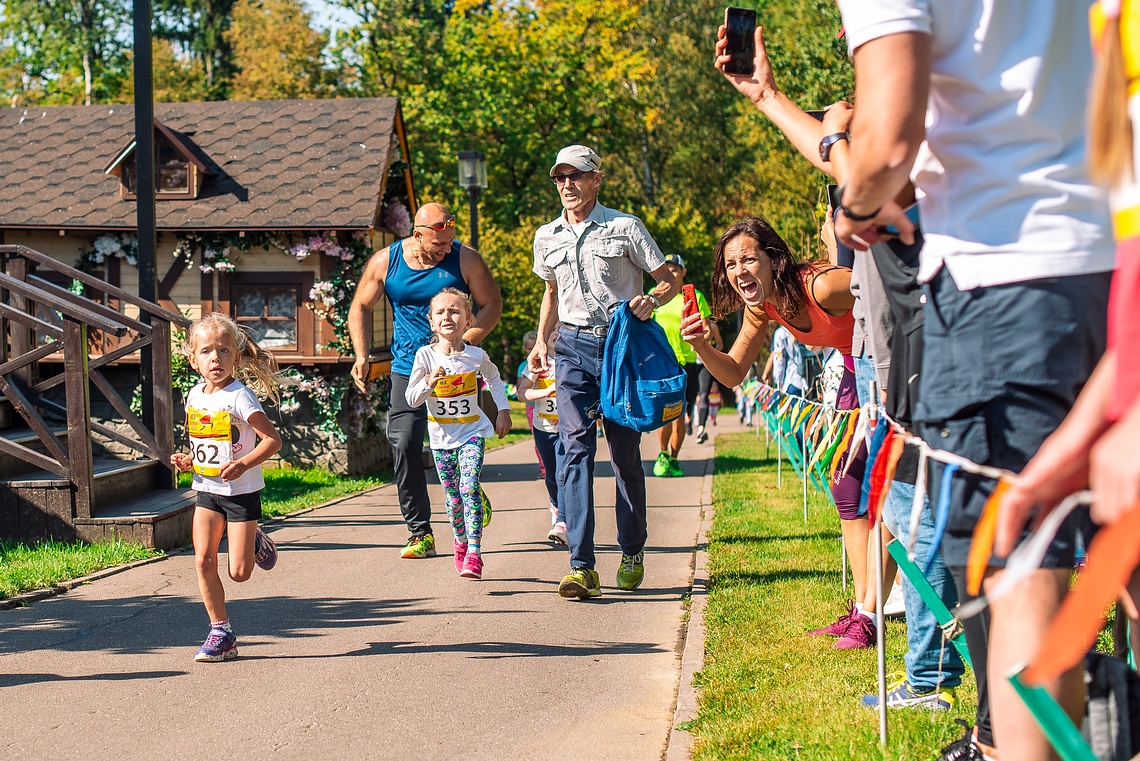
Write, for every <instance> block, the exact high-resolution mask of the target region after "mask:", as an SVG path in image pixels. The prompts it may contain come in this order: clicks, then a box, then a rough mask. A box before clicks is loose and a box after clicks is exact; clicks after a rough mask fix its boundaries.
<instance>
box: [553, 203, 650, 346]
mask: <svg viewBox="0 0 1140 761" xmlns="http://www.w3.org/2000/svg"><path fill="white" fill-rule="evenodd" d="M663 264H665V257H664V256H663V255H662V254H661V249H659V248H658V247H657V243H656V242H655V241H654V240H653V238H651V237H650V235H649V232H648V231H647V230H646V229H645V225H644V224H642V222H641V220H640V219H638V218H637V217H635V216H633V215H632V214H623V213H622V212H620V211H615V210H613V209H610V208H607V207H605V206H603V205H602V204H600V203H596V202H595V204H594V209H593V211H592V212H590V216H589V217H587V218H586V222H585V227H584V228H583V229H582V230H581V234H580V235H578V234H575V232H574V230H573V229H571V227H570V223H569V222H567V221H566V218H565V215H560V216H559V217H558V219H555V220H554V221H553V222H550V223H548V224H545V225H543V226H542V227H540V228H538V232H536V233H535V234H534V273H535V274H536V275H538V276H539V277H540V278H542V279H543V280H546V281H548V282H549V281H554V282H556V283H557V286H558V319H559V320H560V321H561V322H564V323H567V324H569V325H578V326H580V327H592V326H600V325H608V324H609V321H610V318H609V314H610V310H611V308H612V307H613V306H614V305H616V304H618V303H620V302H622V301H629V300H630V299H632V298H634V297H635V296H640V295H642V294H644V293H645V287H644V275H645V273H646V272H653V271H654V270H656V269H658V268H659V267H661V266H662V265H663Z"/></svg>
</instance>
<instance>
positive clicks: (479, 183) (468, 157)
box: [459, 151, 487, 249]
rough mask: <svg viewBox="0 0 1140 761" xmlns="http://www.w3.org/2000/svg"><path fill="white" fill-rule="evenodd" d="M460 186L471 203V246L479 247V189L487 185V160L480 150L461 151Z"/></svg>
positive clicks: (469, 242)
mask: <svg viewBox="0 0 1140 761" xmlns="http://www.w3.org/2000/svg"><path fill="white" fill-rule="evenodd" d="M459 186H460V187H461V188H464V189H466V190H467V197H468V199H469V201H470V204H471V238H470V240H469V241H468V244H469V245H470V246H471V248H474V249H478V248H479V191H480V190H482V189H483V188H485V187H487V160H486V159H485V158H484V157H483V154H482V153H480V152H479V151H460V152H459Z"/></svg>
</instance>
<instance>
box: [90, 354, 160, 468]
mask: <svg viewBox="0 0 1140 761" xmlns="http://www.w3.org/2000/svg"><path fill="white" fill-rule="evenodd" d="M87 377H88V378H90V379H91V382H92V383H94V384H95V388H97V389H99V393H101V394H102V395H103V397H104V398H105V399H106V400H107V401H108V402H110V404H111V406H112V407H114V408H115V412H118V413H119V415H120V416H121V417H122V418H123V420H125V421H126V422H127V425H129V426H130V427H131V430H133V431H134V432H135V435H136V436H138V437H139V441H141V442H142V443H143V444H144V445H146V446H147V447H149V448H150V450H151V452H150V453H148V454H150V456H151V457H156V455H154V454H153V452H154V450H155V446H154V437H153V436H151V433H150V431H148V430H147V429H146V426H144V425H143V424H142V421H141V420H139V419H138V418H137V417H136V416H135V413H133V412H131V405H129V404H127V403H126V402H124V401H123V397H121V396H119V392H118V391H116V390H115V388H114V386H112V385H111V384H110V383H108V382H107V379H106V378H104V377H103V373H101V372H99V371H98V370H92V369H91V367H90V365H88V367H87ZM112 438H114V437H112ZM122 443H124V444H125V443H127V442H126V441H123V442H122Z"/></svg>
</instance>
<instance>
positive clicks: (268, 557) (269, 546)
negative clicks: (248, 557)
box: [253, 526, 277, 571]
mask: <svg viewBox="0 0 1140 761" xmlns="http://www.w3.org/2000/svg"><path fill="white" fill-rule="evenodd" d="M253 562H254V563H257V567H258V568H260V569H261V570H263V571H268V570H270V569H272V568H273V566H275V565H277V545H276V544H274V543H273V540H272V539H270V538H269V537H268V536H266V535H265V532H264V531H262V530H261V526H258V527H257V531H256V533H254V535H253Z"/></svg>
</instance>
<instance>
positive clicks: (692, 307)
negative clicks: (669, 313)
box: [681, 283, 701, 320]
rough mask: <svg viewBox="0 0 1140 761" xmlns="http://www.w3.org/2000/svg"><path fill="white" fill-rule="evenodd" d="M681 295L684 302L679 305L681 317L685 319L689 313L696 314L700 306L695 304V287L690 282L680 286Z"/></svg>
mask: <svg viewBox="0 0 1140 761" xmlns="http://www.w3.org/2000/svg"><path fill="white" fill-rule="evenodd" d="M681 297H682V298H683V299H684V304H683V305H682V306H681V319H682V320H683V319H685V318H686V317H688V316H689V315H691V314H697V313H698V312H700V311H701V308H700V307H699V306H698V305H697V289H696V287H695V286H693V285H692V283H686V284H685V285H683V286H681Z"/></svg>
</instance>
